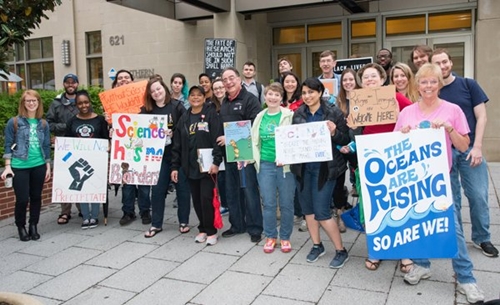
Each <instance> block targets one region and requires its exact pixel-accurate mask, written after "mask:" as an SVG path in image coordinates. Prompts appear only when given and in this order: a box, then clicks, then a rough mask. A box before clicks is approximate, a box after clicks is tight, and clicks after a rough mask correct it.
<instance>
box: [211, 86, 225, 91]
mask: <svg viewBox="0 0 500 305" xmlns="http://www.w3.org/2000/svg"><path fill="white" fill-rule="evenodd" d="M213 90H214V91H219V90H224V87H214V88H213Z"/></svg>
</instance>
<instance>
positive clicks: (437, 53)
mask: <svg viewBox="0 0 500 305" xmlns="http://www.w3.org/2000/svg"><path fill="white" fill-rule="evenodd" d="M439 54H446V55H447V56H448V59H449V60H451V55H450V52H448V50H447V49H445V48H437V49H435V50H434V52H432V54H431V55H430V56H429V62H431V61H432V56H434V55H439Z"/></svg>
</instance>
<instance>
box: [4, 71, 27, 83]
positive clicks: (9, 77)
mask: <svg viewBox="0 0 500 305" xmlns="http://www.w3.org/2000/svg"><path fill="white" fill-rule="evenodd" d="M22 80H23V79H22V78H21V77H19V75H17V74H14V73H12V72H10V73H9V74H7V73H5V71H2V70H0V82H15V83H18V82H20V81H22Z"/></svg>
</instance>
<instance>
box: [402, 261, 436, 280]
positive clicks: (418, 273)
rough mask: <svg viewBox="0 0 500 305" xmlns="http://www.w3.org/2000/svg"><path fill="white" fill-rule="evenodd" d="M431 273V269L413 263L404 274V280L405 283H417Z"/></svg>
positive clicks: (428, 276)
mask: <svg viewBox="0 0 500 305" xmlns="http://www.w3.org/2000/svg"><path fill="white" fill-rule="evenodd" d="M431 274H432V273H431V269H429V268H424V267H422V266H419V265H415V264H414V265H413V268H411V269H410V271H409V272H408V273H407V274H405V278H404V281H405V283H407V284H410V285H417V284H418V283H419V282H420V280H423V279H428V278H430V277H431Z"/></svg>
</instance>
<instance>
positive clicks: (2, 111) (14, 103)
mask: <svg viewBox="0 0 500 305" xmlns="http://www.w3.org/2000/svg"><path fill="white" fill-rule="evenodd" d="M79 89H85V90H87V91H88V92H89V96H90V99H91V100H92V107H93V108H94V112H96V113H98V114H102V113H103V108H102V104H101V100H100V99H99V93H100V92H102V91H104V90H103V89H102V88H101V87H96V86H90V87H83V86H82V87H80V88H79ZM37 91H38V93H40V96H41V98H42V101H43V109H44V113H47V110H48V109H49V106H50V104H51V103H52V101H53V100H54V98H55V97H56V96H57V95H58V94H61V93H63V92H64V91H63V90H60V91H53V90H37ZM22 93H23V91H18V92H16V93H15V94H13V95H8V94H6V93H0V156H3V153H4V151H5V147H4V143H5V141H4V130H5V126H6V125H7V121H8V120H9V119H10V118H12V117H14V116H16V115H17V109H18V108H19V100H20V99H21V95H22ZM4 164H5V163H4V160H3V158H0V166H1V167H3V166H4Z"/></svg>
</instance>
